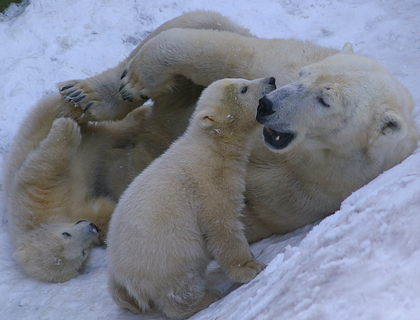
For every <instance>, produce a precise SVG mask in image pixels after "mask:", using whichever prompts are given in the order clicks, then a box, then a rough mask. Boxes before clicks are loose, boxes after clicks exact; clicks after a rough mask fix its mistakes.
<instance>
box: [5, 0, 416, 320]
mask: <svg viewBox="0 0 420 320" xmlns="http://www.w3.org/2000/svg"><path fill="white" fill-rule="evenodd" d="M194 9H212V10H216V11H219V12H221V13H222V14H225V15H227V16H229V17H231V18H233V19H234V20H236V21H237V22H239V23H241V24H242V25H244V26H246V27H248V28H250V29H251V31H252V32H253V33H255V34H256V35H258V36H260V37H267V38H272V37H296V38H301V39H307V40H310V41H313V42H315V43H318V44H321V45H328V46H333V47H337V48H341V47H342V45H344V43H345V42H347V41H350V42H352V43H353V45H354V48H355V51H356V52H358V53H360V54H364V55H366V56H369V57H371V58H374V59H376V60H377V61H379V62H381V63H382V64H383V65H385V66H386V67H387V68H388V69H389V70H390V71H391V73H393V74H394V75H395V76H396V78H398V79H399V80H400V81H401V82H402V83H403V84H404V85H406V86H407V87H408V88H409V89H410V91H411V92H412V94H413V96H414V99H415V101H416V105H417V107H416V109H415V112H414V117H415V118H416V120H417V122H419V123H420V115H419V113H420V91H419V88H420V80H419V71H420V3H419V1H418V0H404V1H395V0H363V1H361V0H347V1H334V0H312V1H309V0H301V1H291V0H263V1H254V0H241V1H238V0H232V1H226V0H212V1H202V0H177V1H175V0H153V1H151V0H149V1H146V0H143V1H141V0H136V1H129V0H95V1H93V0H91V1H85V0H73V1H66V0H33V1H31V3H30V4H29V6H28V7H26V9H25V11H24V12H23V13H22V14H21V15H19V16H18V17H15V18H10V16H8V15H0V83H1V86H0V174H1V171H2V165H3V159H4V156H5V155H6V153H7V151H8V149H9V147H10V144H11V142H12V139H13V136H14V134H15V133H16V130H17V127H18V126H19V124H20V122H21V121H22V119H23V117H24V116H25V114H26V112H27V111H28V110H30V109H31V107H32V106H33V105H34V104H35V102H36V101H37V100H39V99H40V98H41V97H42V96H43V95H45V94H46V93H47V92H50V91H52V90H54V89H55V84H56V83H57V82H59V81H64V80H69V79H73V78H85V77H89V76H92V75H94V74H96V73H98V72H100V71H103V70H105V69H107V68H109V67H112V66H114V65H116V64H117V63H118V62H119V61H120V60H122V59H123V58H124V57H125V56H127V55H128V54H129V52H130V51H131V50H132V49H133V48H134V47H135V46H136V44H138V43H139V42H140V41H141V39H143V38H144V37H145V36H146V35H147V33H148V32H150V31H152V30H153V29H155V28H156V27H158V26H159V25H160V24H162V23H163V22H165V21H167V20H169V19H171V18H173V17H175V16H178V15H180V14H182V13H183V12H186V11H190V10H194ZM0 196H2V195H1V181H0ZM419 211H420V154H419V152H418V150H417V151H416V152H415V154H414V155H413V156H411V157H410V158H408V159H407V160H406V161H404V162H403V163H402V164H401V165H399V166H397V167H395V168H393V169H391V170H389V171H387V172H385V173H383V174H382V175H381V176H379V177H378V178H377V179H376V180H374V181H372V182H371V183H370V184H369V185H367V186H365V187H363V188H362V189H360V190H359V191H357V192H355V193H353V194H352V195H351V196H350V197H349V198H348V199H346V200H345V201H344V203H343V205H342V207H341V210H340V211H338V212H336V213H335V214H334V215H332V216H330V217H328V218H326V219H325V220H323V221H322V222H320V223H319V224H318V225H316V226H308V227H306V228H303V229H301V230H298V231H296V232H295V233H293V234H289V235H285V236H277V237H272V238H270V239H266V240H263V241H261V242H260V243H257V244H255V245H254V246H253V247H252V249H253V251H254V253H255V254H256V256H257V257H258V258H259V259H260V260H262V261H264V262H266V263H268V267H267V269H266V270H264V271H263V272H262V273H261V275H260V276H258V277H257V278H256V279H255V280H254V281H252V282H251V283H249V284H247V285H244V286H242V287H240V288H238V289H237V290H235V291H234V292H232V293H230V294H229V295H228V296H227V297H225V298H224V299H222V300H221V301H219V302H217V303H215V304H213V305H212V306H210V307H209V308H208V309H207V310H204V311H202V312H200V313H199V314H197V315H196V316H194V317H193V318H194V319H219V320H220V319H288V320H289V319H294V320H298V319H311V320H312V319H313V320H318V319H319V320H323V319H331V320H333V319H334V320H335V319H340V320H345V319H348V320H354V319H366V320H372V319H375V320H376V319H381V320H382V319H389V320H391V319H402V320H411V319H413V320H414V319H420V233H419V229H420V215H419V216H417V215H418V214H419ZM0 212H1V219H0V310H1V311H0V319H5V320H6V319H31V320H32V319H42V320H45V319H54V320H56V319H122V320H124V319H139V316H135V315H133V314H131V313H129V312H128V311H124V310H121V309H119V308H118V307H117V306H116V305H115V304H114V303H113V301H112V299H111V297H110V296H109V294H108V292H107V287H106V264H105V253H106V252H105V249H103V248H97V249H95V250H93V252H92V255H91V258H90V260H89V261H88V263H87V267H86V269H85V271H84V273H83V274H82V275H80V276H79V277H77V278H75V279H73V280H71V281H69V282H66V283H63V284H45V283H39V282H37V281H34V280H31V279H28V278H27V277H26V276H24V275H23V274H22V273H21V272H20V271H19V269H18V268H17V265H16V264H15V262H14V260H13V259H12V248H11V244H10V241H9V235H8V231H7V221H6V219H5V217H4V205H3V202H1V201H0ZM214 267H215V270H214V272H213V273H212V278H213V279H214V283H215V285H217V286H218V287H219V288H220V289H222V290H224V291H226V290H228V288H229V285H230V283H229V282H228V281H227V280H226V278H225V277H224V275H223V273H221V272H220V270H219V269H217V266H214ZM146 318H154V319H155V318H159V315H152V316H150V317H144V319H146Z"/></svg>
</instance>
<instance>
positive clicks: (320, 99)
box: [318, 97, 330, 108]
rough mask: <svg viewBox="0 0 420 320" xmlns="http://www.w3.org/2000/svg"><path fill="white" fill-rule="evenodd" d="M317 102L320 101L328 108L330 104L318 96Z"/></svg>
mask: <svg viewBox="0 0 420 320" xmlns="http://www.w3.org/2000/svg"><path fill="white" fill-rule="evenodd" d="M318 102H319V103H321V104H322V105H323V106H324V107H326V108H329V107H330V105H329V104H328V103H326V102H325V100H324V99H323V98H322V97H318Z"/></svg>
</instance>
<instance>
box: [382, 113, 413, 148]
mask: <svg viewBox="0 0 420 320" xmlns="http://www.w3.org/2000/svg"><path fill="white" fill-rule="evenodd" d="M379 127H380V134H381V135H382V136H383V137H385V138H387V139H393V140H397V141H400V140H401V139H404V138H405V136H406V135H407V132H408V128H407V124H406V123H405V121H404V120H403V119H402V118H401V117H400V116H399V115H398V114H397V113H396V112H394V111H392V110H388V111H386V112H385V113H384V114H383V115H382V116H381V118H380V120H379Z"/></svg>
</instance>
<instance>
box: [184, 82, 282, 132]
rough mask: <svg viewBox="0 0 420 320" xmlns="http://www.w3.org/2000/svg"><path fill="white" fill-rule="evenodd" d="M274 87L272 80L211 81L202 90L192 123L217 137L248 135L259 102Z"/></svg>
mask: <svg viewBox="0 0 420 320" xmlns="http://www.w3.org/2000/svg"><path fill="white" fill-rule="evenodd" d="M275 88H276V85H275V79H274V78H273V77H267V78H261V79H256V80H252V81H250V80H245V79H222V80H218V81H216V82H213V83H212V84H211V85H210V86H209V87H208V88H207V89H205V90H204V91H203V93H202V95H201V97H200V99H199V101H198V103H197V109H196V111H195V113H194V115H193V117H192V119H193V120H192V124H195V125H198V126H199V127H200V128H201V129H204V130H205V131H207V132H210V133H212V134H214V135H215V136H220V137H223V136H226V137H227V136H232V135H233V134H244V133H245V134H246V133H250V132H251V131H253V130H255V128H256V127H257V125H258V123H257V121H256V120H255V115H256V113H257V107H258V103H259V100H260V99H261V98H262V97H263V96H264V95H265V94H267V93H269V92H271V91H273V90H274V89H275Z"/></svg>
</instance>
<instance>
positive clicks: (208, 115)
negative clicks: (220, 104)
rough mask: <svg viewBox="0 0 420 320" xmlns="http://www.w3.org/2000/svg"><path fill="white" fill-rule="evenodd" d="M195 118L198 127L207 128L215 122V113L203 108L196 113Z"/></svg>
mask: <svg viewBox="0 0 420 320" xmlns="http://www.w3.org/2000/svg"><path fill="white" fill-rule="evenodd" d="M196 119H197V122H198V123H199V125H200V127H202V128H208V127H211V126H213V125H214V124H215V120H216V117H215V114H213V113H212V112H210V111H209V110H203V111H201V112H199V113H198V114H197V117H196Z"/></svg>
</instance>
